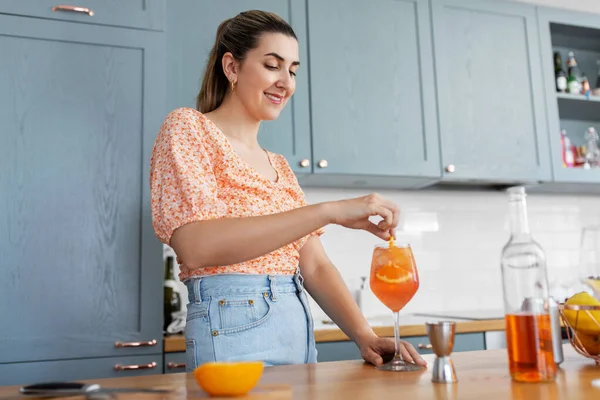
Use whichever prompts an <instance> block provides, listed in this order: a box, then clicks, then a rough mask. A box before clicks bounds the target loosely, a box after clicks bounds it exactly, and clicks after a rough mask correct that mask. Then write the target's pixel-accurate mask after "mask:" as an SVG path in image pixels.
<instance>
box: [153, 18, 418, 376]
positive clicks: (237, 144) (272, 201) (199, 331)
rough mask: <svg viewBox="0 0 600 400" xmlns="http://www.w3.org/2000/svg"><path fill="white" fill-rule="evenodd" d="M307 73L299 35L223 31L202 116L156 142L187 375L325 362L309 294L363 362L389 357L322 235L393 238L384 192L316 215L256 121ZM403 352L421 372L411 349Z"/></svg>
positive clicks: (157, 212)
mask: <svg viewBox="0 0 600 400" xmlns="http://www.w3.org/2000/svg"><path fill="white" fill-rule="evenodd" d="M298 66H299V60H298V42H297V39H296V35H295V33H294V31H293V30H292V28H291V27H290V26H289V25H288V24H287V23H286V22H285V21H284V20H283V19H281V18H280V17H278V16H276V15H274V14H271V13H266V12H262V11H248V12H243V13H241V14H239V15H237V16H236V17H234V18H231V19H228V20H226V21H224V22H223V23H221V25H220V26H219V28H218V30H217V35H216V43H215V45H214V47H213V49H212V51H211V53H210V57H209V60H208V64H207V66H206V70H205V73H204V79H203V82H202V87H201V90H200V93H199V95H198V101H197V110H193V109H189V108H180V109H177V110H174V111H172V112H171V113H170V114H169V115H168V116H167V117H166V119H165V121H164V123H163V125H162V127H161V129H160V132H159V134H158V137H157V139H156V142H155V145H154V150H153V154H152V160H151V173H150V181H151V190H152V216H153V226H154V229H155V231H156V234H157V236H158V237H159V238H160V240H161V241H162V242H164V243H166V244H169V245H170V246H171V247H172V248H173V249H174V251H175V253H176V254H177V257H178V261H179V262H180V264H181V274H180V278H181V280H182V281H184V282H185V284H186V286H187V288H188V293H189V304H188V314H187V324H186V332H185V336H186V347H187V369H188V371H191V370H193V369H194V368H196V367H197V366H198V365H200V364H202V363H204V362H208V361H233V360H262V361H264V362H265V364H266V365H277V364H293V363H312V362H316V361H317V354H316V349H315V343H314V337H313V327H312V317H311V315H310V309H309V306H308V302H307V296H306V293H305V292H304V288H306V290H308V292H309V293H310V295H311V296H312V297H313V298H314V299H315V300H316V301H317V303H318V304H319V305H320V306H321V308H322V309H323V310H324V311H325V312H326V313H327V314H328V315H329V316H330V317H331V318H332V320H333V321H335V323H336V324H338V326H339V327H340V328H341V329H342V330H343V331H344V332H345V333H346V334H347V335H348V336H349V337H350V338H351V339H352V340H353V341H354V342H355V343H356V344H357V346H358V347H359V348H360V351H361V354H362V356H363V358H364V359H365V360H366V361H368V362H370V363H373V364H375V365H379V364H381V363H382V356H384V355H386V354H393V352H394V343H393V340H392V339H390V338H379V337H378V336H377V335H376V334H375V333H374V332H373V330H372V329H371V327H370V326H369V324H368V323H367V321H366V320H365V318H364V317H363V315H362V314H361V312H360V310H359V308H358V307H357V305H356V304H355V302H354V300H353V298H352V296H351V294H350V292H349V291H348V289H347V287H346V286H345V284H344V282H343V280H342V278H341V277H340V274H339V273H338V271H337V269H336V268H335V267H334V266H333V264H332V263H331V261H330V260H329V258H328V257H327V255H326V254H325V251H324V249H323V247H322V245H321V242H320V239H319V235H320V234H322V233H323V231H322V228H323V227H324V226H325V225H327V224H338V225H342V226H345V227H347V228H352V229H362V230H366V231H368V232H370V233H372V234H374V235H376V236H378V237H380V238H381V239H384V240H387V239H389V238H390V235H393V233H394V229H395V228H396V225H397V224H398V216H399V210H398V208H397V207H396V205H395V204H393V203H392V202H390V201H388V200H386V199H384V198H382V197H380V196H379V195H377V194H372V195H369V196H366V197H361V198H356V199H350V200H342V201H334V202H326V203H321V204H316V205H307V204H306V202H305V199H304V194H303V192H302V190H301V188H300V186H299V185H298V181H297V180H296V178H295V176H294V173H293V172H292V170H291V169H290V166H289V165H288V163H287V161H286V160H285V158H284V157H283V156H281V155H278V154H273V153H270V152H268V151H266V150H263V149H262V148H261V147H260V146H259V144H258V140H257V135H258V129H259V125H260V122H261V121H262V120H273V119H276V118H277V117H278V116H279V114H280V112H281V110H282V109H283V107H284V106H285V105H286V103H287V102H288V100H289V98H290V97H291V96H292V94H293V93H294V89H295V79H294V78H295V75H296V70H297V69H298ZM370 216H380V217H381V218H382V220H381V221H380V222H379V223H378V224H374V223H372V222H370V221H369V217H370ZM300 271H301V272H302V274H300ZM402 353H403V356H404V357H405V360H407V361H413V360H414V362H416V363H419V364H423V365H424V364H425V362H424V361H423V360H422V359H421V357H420V356H419V355H418V353H417V352H416V351H415V349H414V348H413V347H412V346H411V345H410V344H408V343H406V342H403V349H402Z"/></svg>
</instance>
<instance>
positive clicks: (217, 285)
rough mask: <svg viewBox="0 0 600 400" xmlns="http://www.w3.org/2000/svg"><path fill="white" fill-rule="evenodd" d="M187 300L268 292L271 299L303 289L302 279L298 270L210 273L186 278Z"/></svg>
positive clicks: (198, 301)
mask: <svg viewBox="0 0 600 400" xmlns="http://www.w3.org/2000/svg"><path fill="white" fill-rule="evenodd" d="M184 283H185V285H186V286H187V289H188V300H189V302H190V303H200V302H202V301H203V300H206V299H208V298H210V297H215V296H223V295H226V294H227V295H236V294H264V293H268V295H269V297H270V298H271V300H273V301H277V296H278V295H281V294H295V293H298V292H301V291H302V290H304V279H303V278H302V275H300V273H299V272H297V273H296V274H294V275H251V274H223V275H210V276H202V277H197V278H190V279H188V280H186V281H185V282H184Z"/></svg>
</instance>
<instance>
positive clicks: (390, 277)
mask: <svg viewBox="0 0 600 400" xmlns="http://www.w3.org/2000/svg"><path fill="white" fill-rule="evenodd" d="M375 277H376V278H377V279H379V280H380V281H383V282H385V283H392V284H398V283H404V282H408V281H410V280H412V279H413V275H412V273H410V272H408V271H406V270H405V269H404V268H400V267H396V266H395V265H386V266H385V267H382V268H380V269H379V271H377V273H376V274H375Z"/></svg>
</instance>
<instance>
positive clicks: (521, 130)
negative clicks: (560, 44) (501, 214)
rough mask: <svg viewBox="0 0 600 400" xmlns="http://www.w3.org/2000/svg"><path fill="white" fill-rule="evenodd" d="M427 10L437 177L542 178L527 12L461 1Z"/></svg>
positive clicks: (540, 108) (539, 92)
mask: <svg viewBox="0 0 600 400" xmlns="http://www.w3.org/2000/svg"><path fill="white" fill-rule="evenodd" d="M432 7H433V8H432V12H433V32H434V48H435V61H436V82H437V88H438V106H439V121H440V141H441V153H442V162H443V166H444V167H445V168H446V169H447V171H446V172H445V175H444V178H445V179H447V180H483V181H491V182H495V181H497V182H534V181H541V180H548V179H550V176H551V170H550V164H549V162H550V161H549V150H548V137H547V124H546V121H545V111H544V100H543V99H544V89H543V86H542V82H543V79H542V73H541V65H540V46H539V39H538V33H537V22H536V14H535V7H533V6H530V5H524V4H515V3H509V2H496V1H480V2H474V1H466V0H440V1H434V2H432ZM450 165H452V166H454V168H452V167H449V166H450Z"/></svg>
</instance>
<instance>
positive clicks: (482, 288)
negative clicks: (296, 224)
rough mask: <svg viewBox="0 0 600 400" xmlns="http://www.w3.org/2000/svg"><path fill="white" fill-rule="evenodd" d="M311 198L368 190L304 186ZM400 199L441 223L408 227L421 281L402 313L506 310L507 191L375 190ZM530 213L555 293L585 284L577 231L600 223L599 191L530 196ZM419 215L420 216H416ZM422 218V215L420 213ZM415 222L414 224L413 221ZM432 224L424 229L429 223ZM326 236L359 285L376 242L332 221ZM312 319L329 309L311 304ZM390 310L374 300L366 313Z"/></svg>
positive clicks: (406, 208)
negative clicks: (502, 253)
mask: <svg viewBox="0 0 600 400" xmlns="http://www.w3.org/2000/svg"><path fill="white" fill-rule="evenodd" d="M305 193H306V197H307V200H308V201H309V203H318V202H322V201H329V200H338V199H342V198H349V197H355V196H361V195H364V194H368V193H369V192H368V191H359V190H333V189H315V188H305ZM378 193H381V194H383V195H384V196H386V197H389V198H390V199H392V200H393V201H395V202H396V203H397V204H398V205H399V206H400V208H401V209H402V210H403V213H404V215H405V217H406V218H408V221H411V220H412V221H413V222H414V221H415V220H418V221H420V222H421V225H423V222H425V225H428V227H429V226H430V225H431V224H432V219H433V220H435V221H434V222H436V223H437V224H438V225H439V231H437V232H422V233H418V232H417V233H407V234H404V235H399V238H398V239H399V240H407V241H409V242H410V243H411V245H412V247H413V249H414V252H415V258H416V261H417V264H418V269H419V272H420V279H421V287H420V289H419V292H418V293H417V295H416V296H415V297H414V298H413V300H412V301H411V302H410V303H409V305H408V306H407V307H406V309H405V312H440V311H461V310H477V309H479V310H482V309H501V308H502V307H503V303H502V284H501V275H500V251H501V249H502V247H503V246H504V244H505V243H506V242H507V240H508V237H509V232H508V220H507V198H506V195H505V193H504V192H488V191H468V192H467V191H406V192H402V191H378ZM528 205H529V219H530V226H531V229H532V233H533V235H534V237H535V239H536V240H537V241H538V242H539V243H540V244H541V245H542V246H543V247H544V249H545V250H546V254H547V259H548V268H549V281H550V285H551V286H552V290H553V293H554V294H556V295H557V296H564V295H566V294H568V293H572V292H574V291H575V290H579V289H580V285H579V284H578V282H577V280H576V279H577V277H576V268H577V262H578V247H579V239H580V231H581V228H582V226H584V225H587V224H597V223H600V197H597V196H565V195H560V196H559V195H533V194H531V195H529V196H528ZM415 217H416V218H415ZM423 217H425V218H423ZM412 225H413V226H415V225H417V228H418V225H419V224H418V223H417V224H412ZM428 227H427V229H428ZM322 242H323V244H324V247H325V250H326V251H327V253H328V255H329V257H330V258H331V259H332V261H333V262H334V263H335V265H336V266H337V267H338V269H339V270H340V271H341V273H342V275H343V277H344V278H345V280H346V282H347V284H348V286H349V287H350V288H351V289H356V288H358V287H359V284H360V277H361V276H368V274H369V267H370V261H371V252H372V247H373V245H374V244H376V243H378V242H381V241H380V240H379V239H378V238H376V237H375V236H373V235H371V234H368V233H366V232H363V231H355V230H349V229H345V228H342V227H338V226H328V227H327V228H326V233H325V234H324V235H323V236H322ZM313 306H314V310H315V316H314V317H315V319H320V318H322V317H323V316H324V313H323V312H322V311H321V310H320V309H319V308H318V307H317V306H316V304H314V303H313ZM382 310H383V312H385V309H382V307H377V305H376V304H373V303H372V302H371V305H370V306H368V307H367V309H365V310H363V312H364V314H365V315H367V316H378V315H381V313H382Z"/></svg>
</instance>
